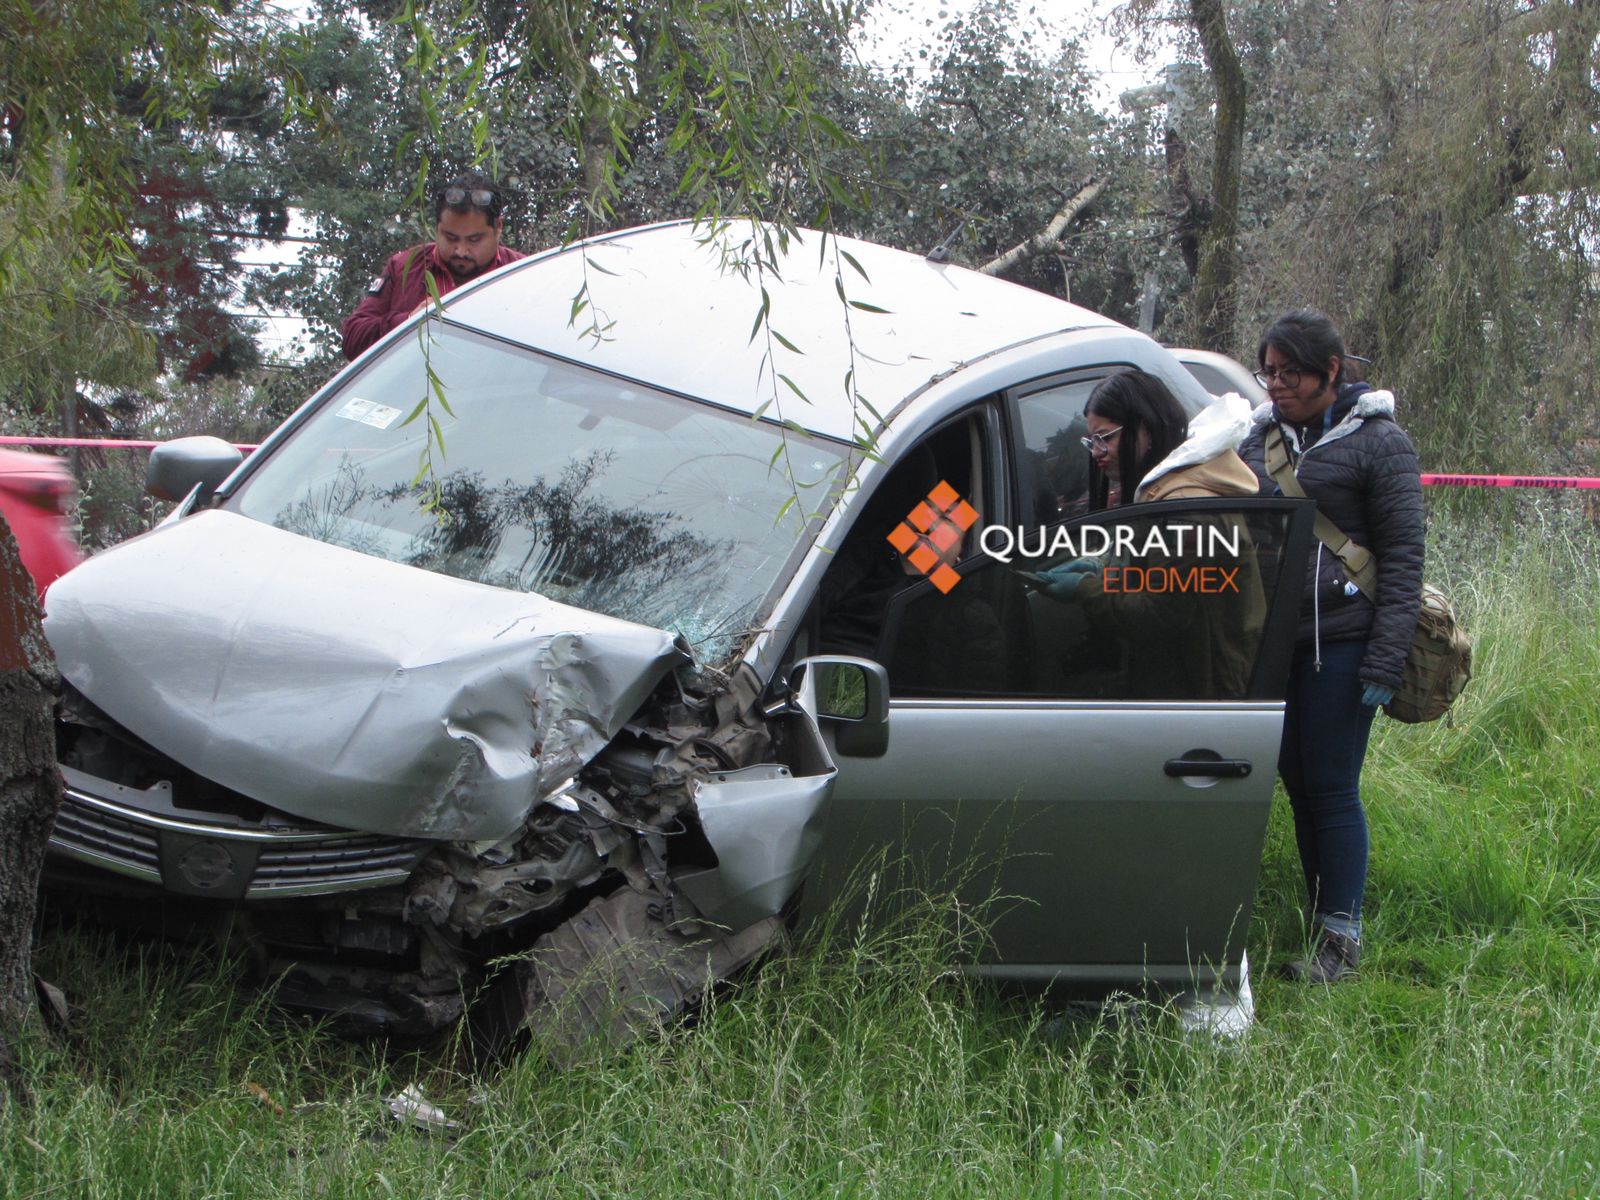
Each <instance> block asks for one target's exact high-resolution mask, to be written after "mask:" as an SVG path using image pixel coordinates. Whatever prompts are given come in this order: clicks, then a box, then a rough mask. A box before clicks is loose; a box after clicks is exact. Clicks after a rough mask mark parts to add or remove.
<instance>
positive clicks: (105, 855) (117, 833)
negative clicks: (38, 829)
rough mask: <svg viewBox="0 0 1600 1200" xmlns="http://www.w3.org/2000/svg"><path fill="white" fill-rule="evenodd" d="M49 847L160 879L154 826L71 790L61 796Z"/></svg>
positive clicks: (138, 875) (135, 875) (139, 876)
mask: <svg viewBox="0 0 1600 1200" xmlns="http://www.w3.org/2000/svg"><path fill="white" fill-rule="evenodd" d="M50 847H51V849H53V850H57V851H59V852H61V853H63V854H66V855H68V856H69V857H72V858H76V859H78V860H79V861H80V862H88V863H93V864H95V865H96V866H100V867H104V868H105V869H106V870H108V871H115V872H117V873H118V874H119V875H131V876H132V877H133V878H135V879H148V880H152V881H155V882H158V883H159V882H160V880H161V844H160V841H159V840H158V838H157V837H156V833H155V831H154V830H153V829H150V828H149V827H147V826H142V825H140V824H138V823H137V822H135V821H133V820H130V819H129V818H127V817H125V816H122V815H120V814H118V813H115V812H111V811H108V810H106V809H102V808H98V807H96V806H93V805H89V804H85V803H84V802H83V801H82V800H80V799H78V798H77V797H76V796H74V795H72V793H70V792H68V793H67V794H66V795H65V796H63V797H62V798H61V807H60V809H58V810H57V812H56V827H55V830H54V831H53V832H52V833H51V834H50Z"/></svg>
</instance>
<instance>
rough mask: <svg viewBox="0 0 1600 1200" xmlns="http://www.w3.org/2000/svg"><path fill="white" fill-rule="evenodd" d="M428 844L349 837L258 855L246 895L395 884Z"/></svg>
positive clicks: (291, 893)
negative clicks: (253, 874)
mask: <svg viewBox="0 0 1600 1200" xmlns="http://www.w3.org/2000/svg"><path fill="white" fill-rule="evenodd" d="M427 852H428V843H427V842H415V841H408V840H403V839H400V838H385V837H375V836H372V835H370V834H353V835H350V836H348V837H336V838H328V839H327V840H325V841H317V842H303V843H299V844H296V845H291V846H284V847H281V848H278V847H274V848H272V849H269V850H263V851H262V852H261V857H260V858H259V859H257V860H256V873H255V877H254V879H252V880H251V883H250V890H249V892H248V893H247V894H248V895H249V896H251V897H252V898H262V897H266V896H296V895H305V894H307V893H310V892H331V891H344V890H346V889H349V888H358V887H376V886H378V885H380V884H384V883H398V882H400V881H401V880H403V879H405V877H406V876H407V875H409V874H411V869H412V868H413V867H415V866H416V865H417V863H418V861H420V860H421V858H422V856H423V855H424V854H426V853H427Z"/></svg>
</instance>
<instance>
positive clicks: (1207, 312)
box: [1189, 0, 1245, 353]
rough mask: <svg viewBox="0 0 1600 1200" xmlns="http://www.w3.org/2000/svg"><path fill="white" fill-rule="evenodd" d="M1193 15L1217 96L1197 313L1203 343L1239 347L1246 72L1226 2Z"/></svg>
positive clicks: (1196, 4) (1204, 1)
mask: <svg viewBox="0 0 1600 1200" xmlns="http://www.w3.org/2000/svg"><path fill="white" fill-rule="evenodd" d="M1189 16H1190V20H1191V21H1192V23H1193V24H1194V28H1195V32H1196V33H1198V34H1199V35H1200V46H1201V49H1202V50H1203V51H1204V53H1205V58H1206V67H1207V69H1208V70H1209V71H1210V72H1211V80H1212V84H1213V85H1214V87H1215V88H1216V93H1217V116H1216V125H1215V129H1216V149H1215V152H1214V154H1213V157H1212V163H1211V205H1210V211H1209V212H1208V213H1207V214H1206V218H1205V222H1204V224H1203V225H1202V227H1201V229H1200V237H1199V261H1198V272H1197V274H1196V276H1195V289H1194V312H1195V329H1196V332H1197V334H1198V339H1197V344H1198V345H1199V346H1201V347H1202V348H1204V349H1207V350H1217V351H1221V352H1223V353H1228V352H1229V351H1231V350H1232V348H1233V334H1234V320H1235V315H1236V313H1237V306H1238V286H1239V173H1240V166H1241V162H1242V160H1243V158H1244V118H1245V90H1244V68H1243V67H1242V66H1240V64H1239V56H1238V54H1237V53H1235V52H1234V48H1233V41H1232V39H1230V38H1229V37H1228V23H1227V10H1226V7H1225V5H1224V4H1223V0H1189Z"/></svg>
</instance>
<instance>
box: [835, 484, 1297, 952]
mask: <svg viewBox="0 0 1600 1200" xmlns="http://www.w3.org/2000/svg"><path fill="white" fill-rule="evenodd" d="M1090 525H1099V526H1102V527H1104V528H1105V529H1108V530H1110V532H1111V533H1113V534H1115V532H1116V529H1117V528H1120V527H1126V528H1127V529H1128V530H1130V531H1131V532H1132V533H1137V534H1138V535H1139V537H1141V538H1145V540H1146V541H1148V537H1147V535H1148V531H1149V530H1150V529H1151V528H1152V527H1156V526H1160V527H1161V528H1164V529H1168V530H1175V529H1177V528H1179V527H1180V526H1181V527H1183V528H1186V529H1191V530H1194V529H1206V528H1212V529H1217V530H1221V531H1223V533H1227V534H1231V533H1232V532H1234V531H1236V532H1237V533H1238V535H1239V536H1238V537H1237V538H1235V539H1234V540H1235V544H1236V550H1237V552H1236V553H1234V554H1233V556H1232V558H1230V559H1229V560H1228V561H1233V560H1234V559H1237V560H1239V562H1243V563H1245V564H1246V565H1247V566H1248V575H1247V577H1248V578H1249V579H1250V580H1251V583H1250V585H1249V588H1248V589H1247V590H1248V591H1249V593H1250V594H1249V595H1245V594H1244V592H1243V591H1239V592H1238V594H1218V595H1211V594H1207V595H1188V596H1177V595H1174V596H1172V597H1170V598H1168V599H1167V600H1163V599H1162V598H1161V597H1159V596H1126V597H1121V598H1116V597H1112V596H1110V595H1109V594H1105V592H1106V588H1105V586H1104V581H1105V580H1106V579H1107V578H1109V577H1110V575H1109V572H1107V571H1105V570H1104V569H1102V570H1101V571H1100V572H1099V573H1098V576H1097V578H1098V580H1099V581H1100V582H1101V584H1102V586H1101V589H1100V590H1101V592H1102V594H1101V595H1099V596H1098V597H1097V598H1096V600H1095V601H1094V603H1090V602H1088V601H1086V600H1083V599H1082V597H1079V598H1078V599H1077V600H1076V601H1074V602H1067V601H1063V600H1060V599H1058V598H1055V597H1053V596H1052V595H1051V594H1050V593H1049V592H1048V591H1047V590H1046V589H1045V588H1044V587H1043V586H1042V585H1041V580H1040V578H1039V577H1038V576H1037V575H1036V574H1035V572H1036V571H1037V570H1038V569H1039V568H1041V567H1049V566H1051V565H1054V564H1059V563H1062V562H1065V561H1066V560H1067V559H1068V558H1069V557H1071V556H1073V555H1074V554H1075V553H1076V551H1077V550H1079V549H1082V548H1083V545H1084V538H1085V536H1086V535H1087V533H1088V530H1087V529H1086V527H1087V526H1090ZM1062 531H1064V532H1065V534H1066V535H1069V536H1067V537H1065V539H1064V540H1063V538H1062V537H1059V536H1058V534H1059V533H1061V532H1062ZM1041 539H1043V540H1033V541H1032V543H1031V544H1034V545H1038V546H1045V545H1055V546H1057V547H1058V548H1059V549H1058V550H1057V552H1056V553H1054V554H1053V555H1051V554H1047V555H1044V556H1042V557H1038V558H1031V559H1028V560H1026V561H1022V560H1016V561H1013V562H1011V563H1009V564H1007V563H1002V562H999V561H996V560H995V559H994V558H992V557H985V556H979V557H977V558H973V559H970V560H968V561H966V562H963V563H962V564H961V565H960V574H961V581H960V583H959V584H957V585H956V586H955V587H954V588H953V589H951V590H950V592H949V594H948V595H939V594H936V593H935V592H934V591H933V589H932V588H931V587H930V586H929V585H927V584H918V585H915V586H914V587H913V588H911V589H908V590H907V591H905V592H903V593H901V594H900V595H899V596H898V597H896V598H895V599H894V600H893V601H892V602H891V603H890V605H889V612H888V614H887V616H886V620H885V628H884V633H883V636H882V641H881V645H880V660H881V661H884V663H885V665H886V666H887V667H888V671H889V681H890V687H891V690H892V692H893V695H894V698H893V700H892V702H891V705H890V717H889V748H888V751H887V753H885V754H884V755H883V756H882V757H878V758H871V759H869V758H858V757H852V756H851V755H850V754H849V753H848V747H846V748H845V749H844V750H843V751H842V752H836V753H835V754H834V759H835V761H836V763H837V764H838V767H839V776H838V782H837V787H836V790H835V793H834V800H833V804H832V808H831V810H830V814H829V817H828V828H827V832H826V834H825V838H824V848H823V852H822V854H821V856H820V857H819V864H818V868H817V871H816V873H815V876H814V878H815V879H816V884H815V886H814V887H813V888H811V889H809V890H810V891H811V893H812V900H811V901H810V903H812V904H813V905H814V904H816V903H817V902H818V901H817V898H818V897H832V896H835V895H837V894H838V893H839V891H840V890H841V884H842V881H843V880H844V879H845V878H846V877H847V876H848V875H849V874H850V873H851V871H852V870H853V869H858V865H859V864H861V863H863V862H869V863H870V862H874V861H876V862H877V863H878V865H879V870H880V873H881V872H882V870H883V869H884V868H888V869H890V871H891V873H892V874H893V875H894V877H895V878H898V879H902V880H903V881H905V882H908V883H910V884H911V885H912V886H913V889H915V888H922V889H933V890H934V891H936V892H952V893H953V894H954V895H956V896H958V897H959V899H960V902H961V903H962V904H963V905H964V906H966V907H967V911H969V912H970V911H974V906H976V909H977V910H981V911H982V912H983V914H984V918H985V920H986V921H987V923H988V932H989V940H988V941H986V942H985V943H984V944H983V948H982V950H981V951H980V953H979V959H980V961H981V962H984V963H986V964H988V965H989V966H990V968H992V969H994V970H997V971H999V972H1000V973H1006V972H1007V971H1012V972H1016V973H1022V974H1026V973H1028V971H1029V970H1030V969H1033V968H1039V967H1050V968H1059V969H1060V971H1061V972H1064V973H1069V974H1070V973H1073V972H1076V973H1079V974H1082V973H1084V972H1085V971H1087V972H1088V973H1089V974H1091V975H1096V974H1098V975H1099V976H1101V977H1105V978H1122V977H1137V976H1139V975H1141V974H1143V975H1145V976H1149V977H1173V976H1176V975H1179V974H1181V973H1183V972H1185V971H1187V970H1188V969H1190V964H1196V963H1201V962H1207V961H1209V962H1212V963H1216V964H1222V963H1225V962H1231V961H1237V959H1238V956H1239V953H1240V951H1241V950H1242V948H1243V945H1244V939H1245V933H1246V931H1247V929H1248V925H1249V918H1250V911H1251V903H1252V899H1253V895H1254V890H1255V881H1256V875H1257V867H1258V862H1259V857H1260V852H1261V845H1262V840H1263V837H1264V834H1265V829H1266V822H1267V815H1268V812H1269V810H1270V806H1271V798H1272V788H1273V782H1274V779H1275V776H1276V764H1277V751H1278V740H1279V736H1280V732H1281V724H1282V696H1283V686H1284V679H1285V677H1286V671H1287V662H1288V656H1289V654H1290V651H1291V649H1292V642H1293V636H1294V611H1295V608H1296V606H1297V604H1298V597H1299V587H1300V581H1301V580H1302V578H1303V571H1304V564H1305V555H1306V554H1307V553H1308V550H1309V546H1310V542H1311V535H1310V512H1309V509H1308V508H1307V507H1306V506H1304V505H1302V504H1299V503H1298V502H1291V501H1284V500H1265V499H1254V498H1253V499H1249V500H1236V501H1221V500H1204V501H1183V502H1169V503H1162V504H1147V505H1135V506H1128V507H1126V508H1123V509H1118V510H1114V511H1110V512H1106V513H1100V514H1091V515H1089V516H1086V517H1081V518H1077V519H1075V520H1072V521H1067V522H1063V523H1061V525H1059V526H1054V527H1051V528H1050V529H1049V530H1046V531H1044V532H1043V533H1042V534H1041ZM1136 541H1137V539H1136ZM1218 553H1219V554H1221V555H1226V554H1227V548H1226V547H1224V548H1223V549H1222V550H1219V551H1218ZM1113 561H1114V556H1110V557H1103V558H1102V560H1101V567H1102V568H1104V567H1107V566H1110V565H1112V564H1113ZM1197 561H1198V560H1196V559H1194V558H1192V557H1189V558H1183V557H1181V556H1179V557H1174V556H1170V555H1169V556H1165V557H1162V558H1160V559H1159V562H1160V563H1163V564H1167V565H1172V564H1180V563H1187V564H1189V565H1190V566H1193V565H1195V563H1196V562H1197ZM1218 561H1221V560H1220V559H1219V560H1218ZM1235 565H1238V563H1235ZM1173 569H1174V571H1177V570H1178V568H1177V567H1176V566H1174V568H1173ZM1185 569H1187V568H1185ZM1181 573H1182V572H1181V571H1180V572H1178V574H1181ZM1244 573H1245V572H1244V569H1243V568H1241V574H1244ZM1176 577H1178V576H1177V575H1174V578H1176ZM952 602H953V603H952ZM1108 606H1109V607H1108ZM1119 606H1121V607H1120V608H1119ZM997 639H998V640H997ZM828 736H829V738H830V749H831V750H837V746H836V744H835V743H834V742H833V741H832V737H833V734H832V732H830V733H829V735H828ZM880 890H881V889H880ZM908 894H914V893H908ZM875 902H879V903H881V902H882V898H881V896H879V897H877V898H876V900H875Z"/></svg>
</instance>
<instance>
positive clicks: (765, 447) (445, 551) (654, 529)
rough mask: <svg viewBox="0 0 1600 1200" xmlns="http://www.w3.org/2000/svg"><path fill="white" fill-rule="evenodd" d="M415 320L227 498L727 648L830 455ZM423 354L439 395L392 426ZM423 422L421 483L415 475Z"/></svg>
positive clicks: (764, 428) (254, 513)
mask: <svg viewBox="0 0 1600 1200" xmlns="http://www.w3.org/2000/svg"><path fill="white" fill-rule="evenodd" d="M429 329H430V331H431V335H430V337H429V340H428V343H427V347H426V352H425V351H424V346H423V344H422V342H421V341H419V339H418V338H416V337H411V338H407V339H405V340H404V341H401V342H399V343H397V344H395V345H394V346H392V347H390V349H389V350H388V352H387V353H385V354H384V355H382V356H381V357H379V358H378V359H377V360H376V361H374V362H372V363H371V364H369V365H368V366H367V367H366V368H365V369H364V370H363V371H361V372H360V374H358V375H356V376H354V377H353V378H352V379H351V380H350V381H349V382H348V383H347V384H346V385H345V386H344V387H343V388H342V389H341V390H340V391H339V392H338V394H337V395H335V396H334V397H333V398H332V399H331V400H330V401H328V402H327V403H325V404H324V405H322V406H321V407H320V408H319V409H318V410H317V412H315V413H314V414H313V415H312V416H311V417H310V418H309V419H308V420H306V421H304V422H303V423H302V424H301V425H300V427H299V428H297V429H296V430H295V431H294V433H293V435H292V436H291V437H290V439H289V440H288V441H287V442H286V443H284V444H283V445H281V446H279V447H278V448H277V449H276V450H274V451H273V452H272V453H271V455H270V456H269V457H268V458H267V459H266V460H264V461H263V462H262V463H261V464H260V465H259V466H258V467H257V468H256V469H255V470H254V471H252V472H251V473H250V475H249V477H248V478H247V479H246V481H245V482H244V484H243V485H242V486H241V487H240V488H239V489H238V491H237V492H236V493H235V495H234V497H233V498H232V500H231V501H230V507H233V508H236V509H237V510H238V511H239V512H241V513H243V514H244V515H246V516H248V517H252V518H254V519H255V520H258V521H263V522H266V523H267V524H270V525H275V526H277V527H278V528H280V529H286V530H289V531H290V532H293V533H298V534H302V535H304V536H305V537H310V538H316V539H318V540H319V541H324V542H330V543H332V544H334V545H337V546H344V547H346V548H348V549H351V550H357V551H360V552H361V553H363V554H371V555H375V556H377V557H380V558H386V559H389V560H391V561H394V562H400V563H406V564H409V565H411V566H415V567H422V568H424V569H425V570H429V571H438V572H440V573H442V574H446V575H454V576H457V577H459V578H461V579H471V580H476V581H478V582H480V583H487V584H492V585H494V586H495V587H503V588H512V589H516V590H519V591H531V592H538V593H539V594H540V595H543V596H547V597H549V598H550V599H552V600H557V601H560V602H561V603H563V604H570V605H574V606H577V607H580V608H585V609H589V610H591V611H594V612H601V613H605V614H607V615H608V616H614V617H621V618H623V619H625V620H629V621H637V622H639V623H641V624H645V625H652V626H655V627H657V628H662V629H670V630H674V631H676V632H679V633H682V634H683V635H684V636H685V638H687V639H688V641H689V643H690V645H691V646H693V647H694V650H695V654H696V657H697V658H699V659H700V660H701V661H702V662H712V663H715V662H719V661H721V660H723V659H725V658H727V657H729V656H731V654H732V653H734V652H735V651H736V650H737V649H738V648H739V646H740V644H741V643H742V641H743V636H744V635H745V634H746V633H747V632H748V631H749V630H750V629H751V628H752V627H753V626H754V625H755V624H756V622H758V621H759V620H760V618H761V617H762V616H763V615H764V611H763V607H762V602H763V600H764V599H765V598H766V597H767V595H768V593H769V592H770V591H772V589H773V587H774V585H775V584H776V583H778V582H779V581H780V579H781V578H783V577H784V576H785V575H786V570H785V567H786V564H788V562H789V560H790V559H791V557H793V556H794V554H795V553H796V552H797V550H799V549H800V548H801V544H800V543H801V534H802V532H803V528H804V521H803V520H802V518H801V517H800V516H799V515H798V514H800V513H804V512H808V511H810V512H813V513H814V512H816V511H817V510H819V509H821V508H822V507H823V505H824V503H825V495H826V492H827V490H828V484H829V483H830V482H832V481H833V479H834V478H835V474H836V470H835V469H836V468H837V467H838V465H839V463H840V462H841V460H842V459H843V457H844V454H845V450H844V448H843V447H841V446H837V445H834V444H832V443H828V442H823V441H820V440H817V439H814V438H809V437H807V436H805V435H802V434H798V433H795V432H793V431H787V430H784V429H782V428H780V427H778V426H776V425H773V424H771V423H768V422H763V421H756V420H752V419H751V418H750V417H747V416H740V415H736V414H730V413H727V412H724V411H722V410H720V409H716V408H712V407H710V406H709V405H705V404H699V403H695V402H694V401H690V400H685V399H683V398H681V397H678V396H672V395H668V394H666V393H662V392H657V391H653V390H651V389H650V388H647V387H643V386H641V385H638V384H634V383H629V382H625V381H622V380H618V379H615V378H613V377H611V376H608V375H602V374H599V373H597V372H593V371H588V370H585V369H583V368H581V367H577V366H573V365H572V364H570V363H564V362H560V361H558V360H555V359H549V358H545V357H543V356H541V355H538V354H535V353H533V352H532V351H528V350H524V349H521V348H518V347H514V346H508V345H506V344H504V343H501V342H497V341H493V340H491V339H488V338H485V337H482V336H479V335H476V334H472V333H469V332H466V331H464V330H461V329H456V328H452V327H449V326H440V325H439V324H437V323H433V324H431V325H430V326H429ZM425 360H426V361H425ZM430 367H431V369H432V371H433V373H434V375H435V376H436V377H437V379H438V381H439V384H440V387H441V389H442V392H443V401H442V402H441V400H440V398H439V396H438V395H437V394H432V398H431V401H430V404H429V411H428V413H427V414H426V416H419V417H417V418H416V419H414V420H410V421H408V420H407V417H408V416H409V415H410V414H411V413H412V411H413V409H415V408H416V407H417V405H418V404H419V403H420V402H421V401H422V399H423V397H424V395H425V394H430V393H429V390H428V370H429V368H430ZM428 417H431V418H432V419H434V420H436V421H437V422H438V437H437V439H436V444H435V445H434V447H433V448H432V450H431V456H432V472H431V478H430V476H429V472H427V471H426V470H423V471H421V472H420V473H419V464H420V463H421V462H422V456H423V453H424V450H425V448H426V446H427V442H428V439H427V436H426V430H427V418H428ZM435 486H436V488H437V491H436V493H435V492H434V491H433V489H434V487H435ZM430 495H433V496H434V497H435V499H436V507H435V508H433V509H431V510H430V507H429V498H430ZM797 495H798V500H797V501H795V502H794V503H793V504H789V501H790V500H791V498H793V497H795V496H797ZM786 504H787V505H788V511H787V512H785V507H786ZM780 513H782V514H783V515H782V516H780Z"/></svg>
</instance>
